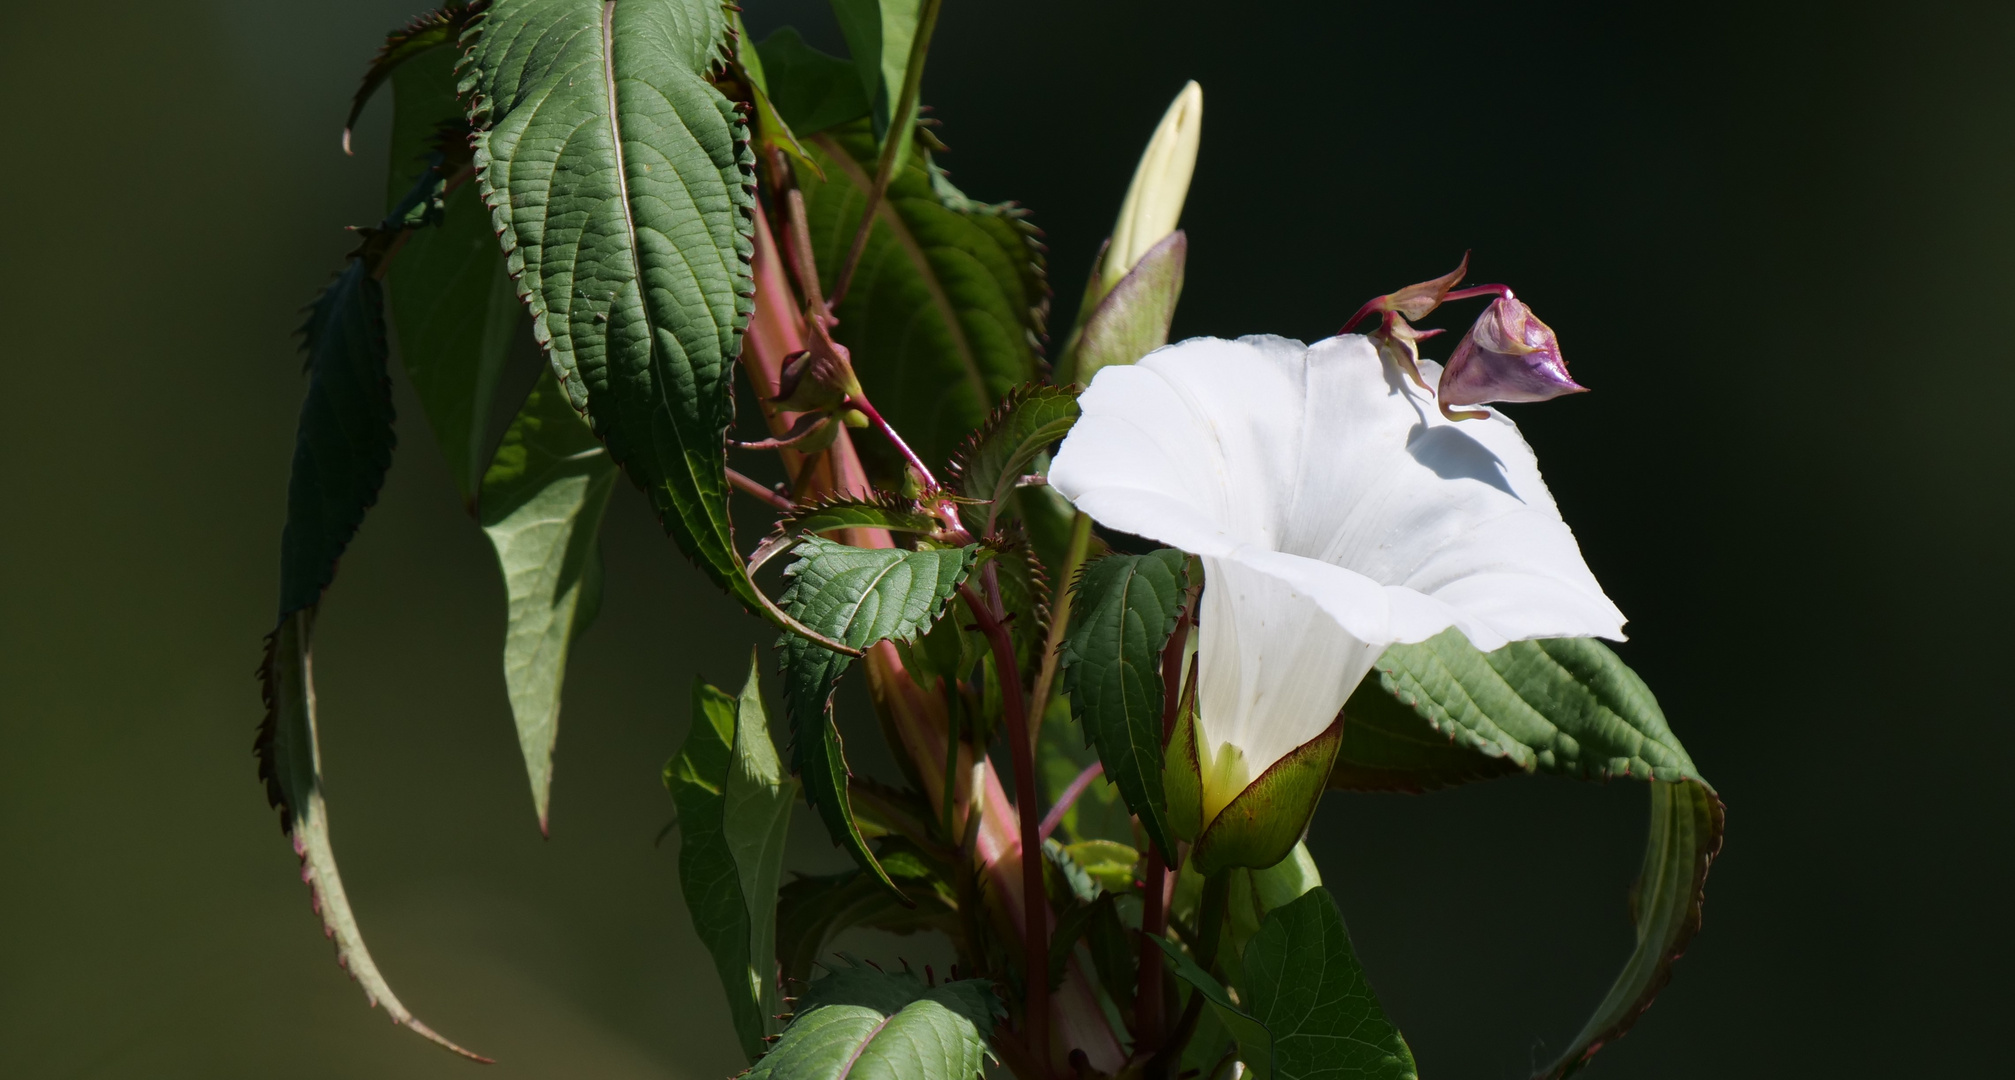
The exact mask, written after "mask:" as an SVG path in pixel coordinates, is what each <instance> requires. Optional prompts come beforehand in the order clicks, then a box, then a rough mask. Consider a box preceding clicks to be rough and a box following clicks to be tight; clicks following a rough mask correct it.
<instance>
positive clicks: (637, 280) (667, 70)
mask: <svg viewBox="0 0 2015 1080" xmlns="http://www.w3.org/2000/svg"><path fill="white" fill-rule="evenodd" d="M727 37H728V19H727V12H726V10H725V9H724V8H723V7H722V6H721V5H720V4H719V3H718V2H715V0H661V2H658V3H649V4H635V3H631V4H604V3H601V2H598V0H496V3H494V4H493V5H492V6H491V7H490V9H489V12H488V14H487V15H486V16H485V17H484V19H483V21H482V22H481V23H479V24H478V25H477V35H476V37H475V39H474V41H473V43H472V44H471V46H470V51H469V58H468V61H467V66H466V67H465V68H464V69H463V71H464V73H465V74H464V79H463V82H462V85H461V89H462V91H463V92H464V93H467V94H469V95H471V103H472V111H471V116H472V119H473V120H474V121H475V123H476V125H477V128H478V130H477V132H476V135H475V137H474V144H475V164H476V168H477V175H478V179H479V181H480V183H481V191H482V195H483V199H484V202H485V204H486V205H488V206H489V207H490V208H491V211H492V213H493V225H494V226H495V228H496V229H497V231H498V233H499V236H500V238H501V240H502V242H503V247H504V250H505V252H506V253H507V260H508V261H507V266H508V268H509V269H510V270H511V271H512V272H513V273H515V274H517V275H519V285H520V288H521V289H522V290H523V293H524V297H525V301H526V304H527V305H528V306H529V307H530V309H531V313H532V327H533V334H534V336H535V337H536V338H538V340H539V342H540V343H541V344H542V345H544V346H545V347H546V350H547V353H548V355H549V357H550V358H551V360H552V364H553V369H554V371H555V372H556V373H557V374H558V375H559V377H560V379H561V381H562V384H563V386H564V388H565V390H566V392H567V394H568V396H569V398H570V399H571V400H572V402H573V404H574V406H575V407H576V408H580V409H584V410H585V411H586V412H587V414H588V415H589V417H590V418H591V419H592V421H593V423H594V427H595V431H596V433H597V434H598V435H599V436H600V437H601V438H602V441H603V442H604V443H605V444H606V445H607V446H608V448H609V452H610V454H611V455H612V457H613V458H614V460H615V462H616V463H617V464H618V465H620V466H622V467H623V468H624V469H625V470H627V471H628V472H629V473H630V475H631V477H632V478H634V479H635V480H636V481H637V483H638V484H639V486H641V487H643V488H644V490H645V491H646V492H647V493H649V495H650V497H651V499H652V502H653V504H654V505H655V507H656V508H657V511H658V514H659V517H660V519H661V520H662V521H663V522H664V525H665V528H666V530H667V531H668V532H669V533H670V534H671V535H672V536H673V538H674V539H676V540H677V541H678V543H679V547H680V549H681V550H682V551H684V552H685V553H686V555H687V556H688V557H690V558H692V559H693V560H694V561H696V562H697V563H698V564H699V565H700V566H701V568H702V569H704V570H705V571H706V572H707V573H708V574H709V575H710V576H711V577H713V578H714V580H715V581H716V582H717V583H718V584H720V585H721V586H722V587H723V588H726V589H727V590H728V591H729V592H731V593H733V594H734V595H735V596H736V597H737V598H739V599H740V600H742V601H743V603H745V604H746V605H748V606H749V607H750V608H751V609H752V610H759V611H762V612H763V613H765V614H766V615H769V616H770V617H771V618H772V619H773V620H775V621H779V622H780V623H781V622H782V621H783V620H782V618H781V614H780V613H779V612H777V611H775V610H774V606H773V605H771V604H770V603H769V601H768V600H767V598H765V597H763V596H762V595H761V594H760V593H759V592H758V591H757V590H756V589H755V586H754V585H753V583H751V582H750V581H749V580H748V576H747V574H746V572H745V571H744V568H743V563H742V560H741V557H740V555H739V554H738V553H737V551H736V549H735V544H734V537H733V529H732V525H731V522H730V519H729V515H728V484H727V474H726V467H727V456H726V455H727V449H726V447H727V430H728V427H729V425H730V423H731V422H732V420H733V417H734V405H733V399H732V392H731V391H732V385H733V384H732V364H733V361H734V358H735V357H736V355H737V354H738V353H739V351H740V348H741V334H742V331H743V329H744V328H745V327H746V325H747V323H748V318H749V313H750V312H751V310H752V309H753V305H754V301H753V296H754V291H755V290H754V286H753V284H752V278H751V276H750V271H749V260H750V259H751V258H752V256H753V253H754V241H753V234H754V220H753V214H754V212H755V197H754V186H755V182H754V175H753V173H754V154H753V152H751V151H750V149H749V147H748V129H747V125H746V124H745V122H744V120H743V116H742V113H741V112H740V110H739V109H738V107H737V106H736V105H735V104H734V103H733V102H731V101H729V100H728V99H727V98H726V97H725V96H723V95H722V94H721V93H720V92H719V91H718V90H716V89H715V88H714V87H713V86H712V85H711V84H710V83H709V82H708V80H707V75H708V74H709V73H710V72H712V71H713V70H715V69H717V68H718V67H720V66H721V65H724V64H725V63H727V60H728V56H727V51H726V50H727Z"/></svg>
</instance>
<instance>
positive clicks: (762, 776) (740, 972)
mask: <svg viewBox="0 0 2015 1080" xmlns="http://www.w3.org/2000/svg"><path fill="white" fill-rule="evenodd" d="M665 787H666V788H667V789H669V790H670V791H671V793H672V798H673V799H674V800H676V801H677V803H678V807H679V835H680V847H679V888H680V890H681V891H682V892H683V893H684V894H685V898H686V910H687V911H688V912H690V913H691V914H692V918H693V930H694V931H695V932H696V933H698V934H699V937H700V940H701V941H702V942H704V943H705V944H706V946H707V951H708V952H710V953H712V954H713V958H714V968H715V970H717V971H718V972H719V973H720V976H721V985H722V986H723V987H724V988H725V989H726V990H727V996H728V1012H729V1013H730V1014H731V1015H732V1016H733V1018H734V1024H735V1033H736V1035H737V1036H739V1037H740V1039H741V1044H742V1052H743V1053H745V1054H747V1055H748V1058H749V1060H750V1061H751V1062H754V1061H755V1060H756V1058H758V1057H760V1056H761V1055H762V1053H763V1049H764V1046H765V1043H764V1037H765V1036H767V1035H771V1034H774V1033H776V1032H777V1030H778V1029H779V1025H778V1024H777V1022H776V1021H775V1019H774V1018H775V1016H776V1014H777V1012H778V1011H779V1009H780V1002H779V999H778V995H777V974H776V909H777V881H778V878H779V876H780V875H781V873H782V870H783V861H784V842H785V839H786V836H787V833H788V831H789V826H790V820H791V803H792V801H793V800H794V799H795V798H796V794H797V785H796V783H795V782H793V781H792V780H790V779H789V778H788V777H786V776H784V775H783V766H782V765H781V764H779V762H778V761H777V751H776V747H775V746H774V745H773V744H772V743H771V742H770V732H769V720H768V717H767V716H766V715H765V713H764V711H763V701H762V691H761V687H760V685H759V683H758V676H757V668H756V658H755V656H754V655H753V654H751V655H750V657H749V678H748V682H747V683H745V684H744V685H743V687H742V692H741V694H740V695H739V696H730V695H728V694H727V693H725V692H723V691H721V690H718V689H715V688H714V687H712V686H708V685H706V684H705V683H703V682H699V681H697V680H696V681H695V682H694V684H693V720H692V727H691V729H690V730H689V731H688V732H687V734H686V743H685V746H684V747H682V748H681V749H680V750H679V754H678V756H677V757H674V758H673V759H672V760H671V761H669V762H667V763H666V764H665Z"/></svg>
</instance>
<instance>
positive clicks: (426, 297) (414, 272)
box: [385, 31, 523, 503]
mask: <svg viewBox="0 0 2015 1080" xmlns="http://www.w3.org/2000/svg"><path fill="white" fill-rule="evenodd" d="M458 32H459V31H458ZM456 58H457V51H456V50H455V49H452V48H437V49H432V50H430V51H427V52H425V53H423V54H421V55H418V56H415V57H413V58H412V59H410V60H408V61H407V62H406V63H405V64H403V65H401V66H400V67H399V68H398V70H397V72H396V73H395V74H394V75H393V77H392V90H393V113H392V146H391V153H390V155H389V160H390V163H391V164H390V168H389V169H388V175H387V187H386V194H385V197H386V201H387V205H396V203H397V202H398V200H399V198H400V196H401V195H402V194H403V193H404V192H406V191H407V190H408V189H409V188H410V187H411V186H412V184H413V179H414V177H415V176H416V175H418V174H419V173H420V172H421V171H422V170H423V169H425V168H427V167H428V166H429V160H430V158H433V157H434V153H435V151H436V150H437V149H442V148H445V151H453V152H455V153H456V154H458V155H459V160H460V161H461V162H466V161H467V159H468V146H467V140H468V126H467V124H466V122H464V120H463V117H462V113H463V110H462V105H461V102H460V101H459V100H458V99H457V98H456V96H455V80H456V76H455V72H454V65H455V61H456ZM445 151H444V152H445ZM450 160H451V161H452V160H454V159H452V158H451V159H450ZM385 290H386V298H387V300H389V301H390V309H389V310H390V314H391V322H392V329H393V331H394V333H395V334H396V336H397V338H398V345H399V359H400V361H401V362H402V364H403V365H404V367H405V369H406V375H407V377H408V378H409V379H410V380H411V381H412V384H413V389H414V391H415V393H416V394H417V395H418V397H419V399H420V407H421V409H422V410H424V411H425V413H426V415H427V425H428V427H430V428H431V429H433V432H434V439H435V441H436V442H437V443H438V444H439V445H440V448H441V454H442V456H443V457H445V458H447V460H448V471H449V473H450V474H451V475H452V476H454V478H455V486H456V487H457V488H459V489H460V490H461V493H462V498H463V499H464V500H468V501H469V502H471V503H473V501H474V499H475V495H476V490H477V487H478V486H479V485H480V484H481V482H482V479H483V470H484V468H485V467H486V466H487V465H488V463H489V451H490V445H491V444H490V440H491V439H492V438H493V437H494V423H493V421H494V419H495V408H496V404H497V401H496V398H497V386H498V382H499V380H500V378H501V377H502V375H503V371H504V366H505V361H506V360H507V359H508V358H509V356H510V352H511V347H512V344H513V342H514V341H515V340H516V338H517V334H518V325H519V321H520V319H521V317H522V311H523V305H521V304H520V303H519V302H518V293H517V286H516V285H515V284H513V283H512V282H511V279H510V275H509V274H507V273H505V272H504V253H503V251H502V250H501V249H499V248H498V246H497V237H496V233H494V232H493V231H492V230H491V228H490V212H489V210H488V209H487V208H485V207H484V206H483V202H482V198H481V197H480V195H479V194H478V193H477V191H476V185H474V184H469V183H463V184H460V185H459V186H457V187H456V188H455V189H454V190H453V191H450V192H448V193H446V195H445V196H443V199H442V205H441V209H440V213H439V221H438V223H437V224H436V225H435V226H434V227H433V228H428V229H423V230H419V231H417V232H414V233H413V234H412V235H411V236H410V237H409V238H408V239H407V241H406V245H405V247H404V248H402V249H400V252H399V257H398V260H397V261H396V262H395V263H394V264H393V265H392V266H391V267H390V270H389V272H388V274H387V275H386V278H385Z"/></svg>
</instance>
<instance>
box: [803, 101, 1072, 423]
mask: <svg viewBox="0 0 2015 1080" xmlns="http://www.w3.org/2000/svg"><path fill="white" fill-rule="evenodd" d="M808 141H809V142H810V144H811V146H812V152H813V156H814V157H816V158H818V160H819V162H820V165H821V167H823V168H824V170H825V173H826V176H827V181H826V182H825V183H819V182H817V181H816V180H810V179H809V178H805V177H800V178H799V186H800V187H801V188H802V189H803V191H804V193H805V203H806V213H807V216H808V218H809V221H810V225H811V234H812V248H813V251H814V252H815V254H816V255H817V258H818V265H819V273H820V275H821V279H822V280H821V286H822V288H823V289H824V290H825V292H826V294H827V295H828V296H830V295H831V290H832V287H833V283H834V282H833V277H834V275H836V274H837V273H838V272H839V267H840V265H841V264H842V263H843V262H845V259H846V253H847V250H848V248H849V247H851V246H852V244H853V238H854V233H855V231H856V230H857V228H858V226H859V224H860V218H861V211H862V208H863V207H864V206H865V204H866V199H867V192H868V190H869V189H870V188H871V187H872V186H873V183H874V170H875V152H876V151H875V141H874V136H873V134H872V133H871V132H870V131H869V129H868V127H867V125H866V124H865V123H853V124H849V125H846V126H844V127H837V128H833V129H831V130H828V131H826V132H823V133H821V134H819V135H816V136H813V137H811V138H810V139H809V140H808ZM928 166H929V161H928V159H927V158H926V157H925V155H924V154H923V152H922V151H921V150H918V151H916V152H914V153H912V154H911V155H909V157H908V158H906V159H905V161H904V163H903V166H902V168H901V169H899V170H898V171H897V173H896V175H895V176H894V178H893V179H892V180H891V181H890V183H889V190H888V195H887V197H886V198H885V199H884V200H883V202H882V204H881V206H880V207H879V208H878V209H877V211H876V223H875V226H874V229H873V231H872V232H871V233H870V234H869V237H868V244H867V247H866V249H865V250H864V251H863V253H862V255H861V261H860V265H859V268H858V270H857V271H856V273H855V275H854V278H853V283H852V285H851V286H850V288H849V289H848V291H847V294H846V296H845V297H844V298H843V299H842V300H841V302H840V305H839V308H838V310H837V311H836V312H835V314H837V315H838V317H839V320H840V321H839V325H838V327H836V328H835V329H834V336H835V337H836V338H837V339H838V340H839V342H840V344H842V345H845V346H846V347H847V348H848V349H850V350H852V356H853V366H854V373H855V374H856V375H857V376H858V377H859V378H860V381H861V385H862V387H863V388H864V389H866V391H867V393H868V396H869V397H870V398H871V399H872V400H873V401H874V403H875V407H876V408H877V409H879V410H880V411H881V413H882V414H883V415H884V416H886V417H888V419H889V421H890V422H891V423H893V424H894V425H895V427H896V428H897V429H898V430H900V431H901V432H902V433H903V437H904V438H905V439H906V440H908V441H909V444H910V445H911V446H912V447H913V448H915V450H916V451H917V453H918V454H920V455H922V457H923V458H924V460H925V461H927V462H938V461H944V460H947V459H948V458H949V457H950V456H951V453H952V451H953V450H954V449H956V448H957V447H958V446H959V444H960V442H961V441H962V440H964V439H965V437H966V436H967V435H968V434H969V433H970V432H971V431H972V430H973V429H975V428H977V427H978V426H979V425H980V423H981V422H982V421H983V420H985V419H986V415H987V411H988V409H989V408H990V407H991V406H992V405H993V403H994V402H995V401H998V400H999V399H1000V398H1001V396H1002V395H1004V394H1006V393H1007V392H1008V391H1009V390H1011V389H1013V388H1014V387H1016V386H1020V385H1021V384H1023V383H1026V382H1029V381H1031V380H1033V379H1035V378H1036V377H1037V375H1038V374H1039V367H1040V362H1041V348H1042V346H1041V342H1042V334H1043V326H1044V319H1045V318H1046V317H1047V313H1048V310H1049V286H1048V283H1047V281H1046V280H1045V278H1044V269H1043V265H1044V264H1043V249H1042V246H1041V245H1040V244H1039V243H1037V241H1036V239H1035V229H1034V227H1033V226H1031V225H1030V224H1029V223H1028V221H1027V219H1026V215H1025V214H1024V212H1023V211H1021V210H1019V209H1016V208H1015V207H1013V206H1011V205H1004V206H987V205H982V204H979V203H975V202H973V201H972V200H970V199H967V198H966V197H965V196H964V195H962V194H960V193H959V192H958V191H957V190H956V189H954V188H952V187H951V186H950V184H948V183H942V182H936V181H934V179H933V176H932V174H931V173H930V172H929V170H928ZM860 446H861V448H862V449H863V451H865V452H870V453H872V452H876V450H877V447H878V442H877V441H876V440H862V441H861V443H860Z"/></svg>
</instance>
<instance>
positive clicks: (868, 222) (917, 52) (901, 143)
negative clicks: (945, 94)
mask: <svg viewBox="0 0 2015 1080" xmlns="http://www.w3.org/2000/svg"><path fill="white" fill-rule="evenodd" d="M941 6H943V0H923V5H922V7H921V8H920V9H919V10H918V11H917V32H916V36H915V37H913V38H911V39H910V58H909V64H908V65H907V66H905V67H904V68H903V92H902V96H901V97H900V98H898V99H897V101H896V103H895V110H894V111H893V112H891V113H890V114H889V130H888V133H887V134H886V135H885V136H883V138H882V156H881V160H880V161H879V162H877V163H876V164H875V183H874V186H873V187H871V188H869V189H868V201H867V205H866V206H864V207H862V208H861V223H860V227H859V228H858V229H856V230H855V231H854V243H853V246H852V247H850V248H848V249H847V261H846V262H843V263H841V264H840V273H839V276H838V277H837V278H835V279H834V281H833V296H832V299H831V300H828V301H827V302H826V309H827V310H828V311H830V310H832V309H834V308H837V307H839V306H840V301H841V300H844V299H846V295H847V286H848V285H850V284H852V283H853V280H854V267H855V266H858V265H859V264H860V261H861V253H862V252H863V251H866V250H867V246H868V233H869V232H871V231H873V229H874V224H875V211H876V210H878V209H880V208H881V202H882V196H883V195H885V194H887V193H888V190H889V181H890V180H891V179H892V178H894V176H895V172H896V167H897V165H898V164H899V160H900V158H901V155H902V152H903V150H905V149H907V148H908V147H909V144H910V137H911V136H910V129H911V128H912V127H914V126H915V124H916V116H917V96H918V94H919V93H921V92H922V90H923V83H924V57H926V56H928V55H929V54H930V49H931V33H932V32H933V31H935V30H936V29H937V25H938V8H939V7H941Z"/></svg>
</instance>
